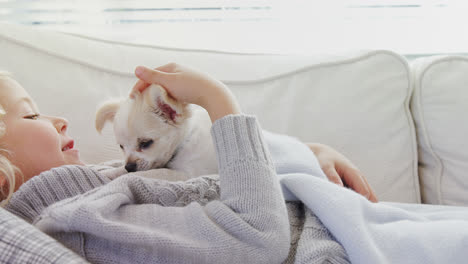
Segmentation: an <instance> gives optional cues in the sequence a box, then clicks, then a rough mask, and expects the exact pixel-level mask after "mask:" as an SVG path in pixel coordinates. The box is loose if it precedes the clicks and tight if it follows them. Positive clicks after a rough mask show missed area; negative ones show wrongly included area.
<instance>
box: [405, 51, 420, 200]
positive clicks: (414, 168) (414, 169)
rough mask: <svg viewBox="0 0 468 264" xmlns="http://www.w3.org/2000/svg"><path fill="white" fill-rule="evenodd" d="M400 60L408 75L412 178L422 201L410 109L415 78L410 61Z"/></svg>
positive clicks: (414, 134) (417, 194)
mask: <svg viewBox="0 0 468 264" xmlns="http://www.w3.org/2000/svg"><path fill="white" fill-rule="evenodd" d="M400 61H402V63H403V64H404V66H405V68H406V73H407V74H406V76H407V83H408V90H407V94H406V98H405V101H404V109H405V114H406V120H407V121H408V127H409V130H410V131H409V133H410V138H411V141H412V146H411V151H412V157H413V162H412V163H411V164H412V178H413V189H414V194H415V196H416V197H415V198H416V201H417V202H418V203H421V185H420V182H419V173H418V139H417V136H416V126H415V123H414V120H413V114H412V113H411V109H410V103H411V96H412V94H413V91H414V83H413V78H411V73H412V71H411V68H410V66H409V64H408V61H407V60H405V59H404V58H402V57H400Z"/></svg>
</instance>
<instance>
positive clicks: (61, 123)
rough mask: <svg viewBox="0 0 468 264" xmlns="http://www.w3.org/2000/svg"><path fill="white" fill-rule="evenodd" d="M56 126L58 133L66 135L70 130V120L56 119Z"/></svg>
mask: <svg viewBox="0 0 468 264" xmlns="http://www.w3.org/2000/svg"><path fill="white" fill-rule="evenodd" d="M54 126H55V128H56V129H57V132H59V133H64V132H66V131H67V128H68V120H66V119H65V118H62V117H54Z"/></svg>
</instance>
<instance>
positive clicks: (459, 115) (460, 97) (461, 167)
mask: <svg viewBox="0 0 468 264" xmlns="http://www.w3.org/2000/svg"><path fill="white" fill-rule="evenodd" d="M412 67H413V69H414V76H415V91H414V96H413V98H412V102H411V109H412V112H413V115H414V120H415V123H416V128H417V138H418V142H419V177H420V182H421V195H422V201H423V202H424V203H430V204H445V205H464V206H467V205H468V195H467V194H466V190H467V189H468V181H466V179H468V178H467V177H466V174H467V172H468V151H467V149H468V140H467V138H468V116H467V115H466V113H468V103H467V102H468V57H462V56H432V57H426V58H421V59H417V60H415V61H414V62H413V63H412ZM464 113H465V114H464Z"/></svg>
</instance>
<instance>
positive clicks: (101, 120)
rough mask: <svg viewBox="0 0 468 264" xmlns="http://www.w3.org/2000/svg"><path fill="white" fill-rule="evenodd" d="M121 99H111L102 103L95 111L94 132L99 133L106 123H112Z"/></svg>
mask: <svg viewBox="0 0 468 264" xmlns="http://www.w3.org/2000/svg"><path fill="white" fill-rule="evenodd" d="M121 101H122V100H121V99H111V100H109V101H106V102H104V103H103V104H102V105H101V106H100V107H99V108H98V110H97V111H96V121H95V126H96V130H97V131H98V132H99V133H101V131H102V128H103V127H104V125H105V123H106V122H107V121H110V122H112V121H114V117H115V114H116V113H117V111H118V110H119V108H120V104H121Z"/></svg>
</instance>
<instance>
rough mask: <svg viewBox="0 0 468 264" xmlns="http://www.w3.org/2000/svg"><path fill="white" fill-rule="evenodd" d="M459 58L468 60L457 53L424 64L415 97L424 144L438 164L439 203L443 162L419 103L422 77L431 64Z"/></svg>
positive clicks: (441, 197)
mask: <svg viewBox="0 0 468 264" xmlns="http://www.w3.org/2000/svg"><path fill="white" fill-rule="evenodd" d="M460 60H462V61H465V62H468V58H466V57H463V56H459V55H451V56H447V57H439V58H436V59H435V60H434V61H432V62H431V63H429V64H427V65H426V66H424V70H423V71H422V73H421V78H420V81H419V84H420V85H419V89H418V94H419V97H417V98H416V103H417V104H418V106H419V109H420V111H419V117H420V120H421V128H422V130H423V136H424V139H425V141H426V144H427V146H428V148H429V152H430V153H431V155H432V156H433V157H434V159H435V160H436V162H437V165H438V170H439V173H438V179H436V180H437V183H438V186H437V199H438V203H439V204H443V200H444V199H443V195H442V176H443V172H444V163H443V162H442V159H441V158H440V156H439V155H437V153H436V152H435V151H434V149H433V147H432V141H431V139H430V136H429V133H428V132H427V126H426V122H425V117H424V111H423V106H422V104H421V98H422V82H423V80H424V78H425V77H426V74H427V73H428V72H429V70H431V68H432V67H433V66H435V65H437V64H441V63H446V62H451V61H460Z"/></svg>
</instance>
